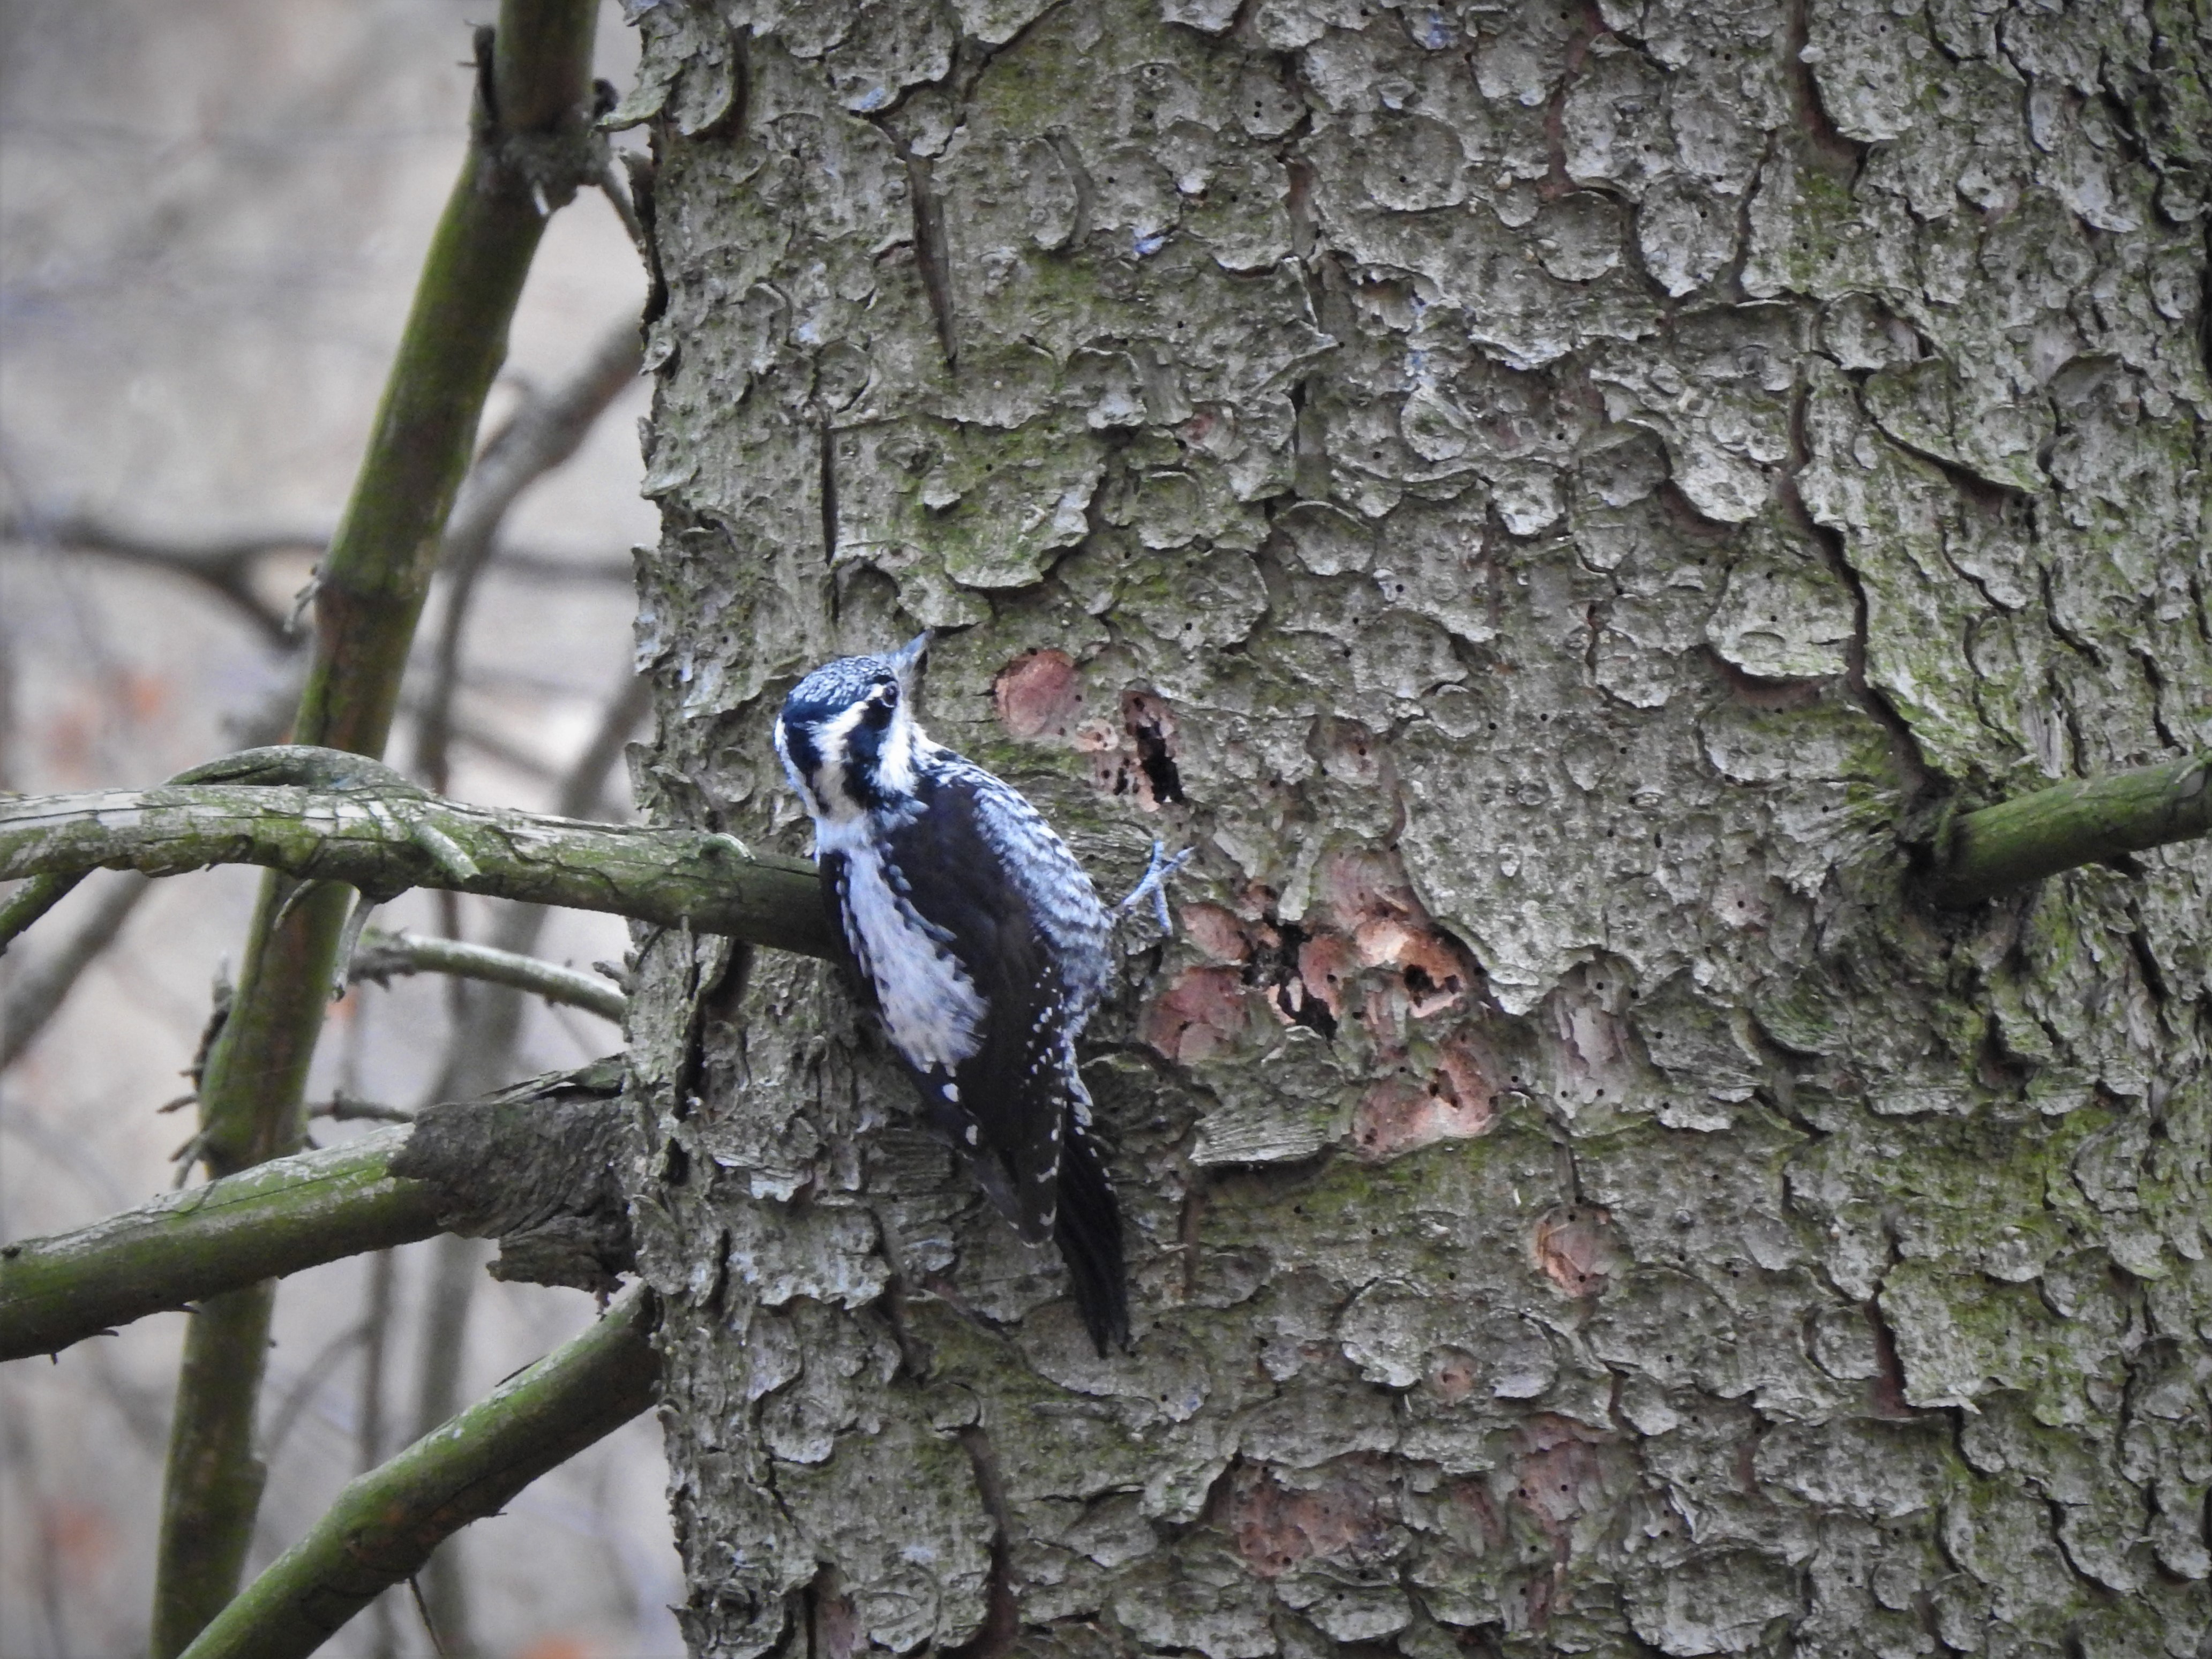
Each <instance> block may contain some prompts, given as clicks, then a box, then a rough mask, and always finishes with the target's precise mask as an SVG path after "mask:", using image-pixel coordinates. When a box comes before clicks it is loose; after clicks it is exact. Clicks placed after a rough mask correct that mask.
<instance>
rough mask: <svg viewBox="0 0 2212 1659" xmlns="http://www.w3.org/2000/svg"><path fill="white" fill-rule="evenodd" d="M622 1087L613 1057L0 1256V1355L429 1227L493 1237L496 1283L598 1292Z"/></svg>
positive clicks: (623, 1244) (612, 1223) (605, 1263)
mask: <svg viewBox="0 0 2212 1659" xmlns="http://www.w3.org/2000/svg"><path fill="white" fill-rule="evenodd" d="M621 1091H622V1066H621V1065H620V1063H619V1062H618V1061H613V1060H601V1061H595V1062H594V1063H593V1064H592V1065H590V1066H582V1067H580V1068H578V1069H575V1070H573V1071H568V1072H556V1073H548V1074H547V1075H545V1076H544V1077H539V1078H532V1079H529V1080H528V1081H526V1082H524V1083H520V1084H517V1085H514V1086H513V1088H510V1089H503V1090H501V1091H500V1092H499V1093H497V1094H495V1095H493V1096H491V1097H489V1098H487V1099H483V1100H475V1101H465V1102H461V1103H456V1104H452V1105H445V1106H434V1107H431V1108H429V1109H428V1110H426V1111H424V1112H422V1114H420V1115H417V1116H416V1118H415V1119H414V1120H413V1121H410V1122H408V1123H405V1124H402V1125H398V1126H395V1127H392V1128H388V1129H377V1130H373V1131H371V1132H370V1133H367V1134H364V1135H362V1136H361V1137H359V1138H358V1139H353V1140H349V1141H347V1142H345V1143H344V1144H343V1145H341V1146H329V1147H323V1148H319V1149H317V1150H315V1151H312V1152H295V1153H294V1154H293V1155H292V1156H290V1157H289V1158H272V1159H270V1161H269V1162H267V1163H264V1164H255V1165H254V1166H253V1167H252V1169H250V1170H240V1172H239V1173H238V1174H236V1175H231V1176H223V1177H222V1179H221V1180H219V1181H211V1182H208V1183H207V1184H206V1185H204V1186H201V1187H193V1188H186V1189H185V1190H184V1191H182V1192H175V1193H167V1194H162V1195H161V1197H159V1198H156V1199H155V1200H151V1201H150V1202H149V1203H145V1204H142V1205H140V1206H137V1208H135V1209H131V1210H125V1211H123V1212H121V1213H119V1214H117V1215H112V1216H109V1217H106V1218H105V1219H103V1220H100V1221H96V1222H94V1223H93V1224H92V1225H90V1226H87V1227H79V1228H77V1229H76V1230H74V1231H70V1232H66V1233H58V1234H55V1235H53V1236H52V1237H46V1238H31V1239H21V1240H18V1241H17V1242H15V1243H11V1244H8V1245H4V1246H0V1360H7V1359H23V1358H29V1357H31V1356H32V1355H34V1354H43V1353H53V1352H58V1351H59V1350H60V1349H63V1348H65V1347H67V1346H70V1344H71V1343H73V1342H81V1341H82V1340H85V1339H86V1338H87V1337H90V1336H98V1335H100V1334H102V1333H104V1332H106V1331H108V1330H110V1329H112V1328H114V1327H115V1326H118V1325H124V1324H128V1323H129V1322H131V1321H132V1320H134V1319H143V1318H144V1317H145V1316H147V1315H149V1314H155V1313H162V1312H167V1311H169V1310H173V1309H179V1308H186V1307H191V1306H193V1305H195V1304H208V1305H210V1306H213V1305H217V1304H220V1303H221V1302H222V1300H223V1299H224V1298H226V1297H227V1296H228V1293H229V1292H231V1291H239V1290H242V1289H245V1288H246V1287H247V1286H249V1285H258V1284H261V1283H264V1282H265V1281H269V1280H273V1279H281V1278H283V1277H284V1276H285V1275H286V1274H289V1273H300V1272H301V1271H303V1270H305V1269H307V1268H308V1267H317V1266H319V1265H320V1264H322V1263H323V1262H325V1261H337V1260H338V1259H339V1258H341V1257H343V1256H349V1255H360V1254H362V1253H363V1252H365V1251H368V1250H379V1249H388V1248H390V1247H391V1246H392V1245H395V1244H405V1243H411V1242H412V1241H413V1240H416V1239H418V1238H428V1237H430V1236H431V1235H432V1234H434V1233H437V1232H459V1233H462V1234H465V1235H468V1236H470V1237H498V1238H499V1239H500V1241H501V1260H500V1261H499V1262H498V1263H496V1264H495V1271H500V1270H501V1269H504V1271H501V1272H500V1276H501V1277H502V1278H508V1279H534V1280H535V1281H536V1282H538V1283H549V1284H563V1285H577V1284H580V1285H584V1286H585V1287H586V1288H603V1287H605V1286H609V1285H612V1284H613V1283H614V1279H613V1278H612V1273H617V1272H623V1271H627V1269H628V1267H629V1230H628V1223H627V1220H626V1218H624V1217H623V1213H622V1210H623V1205H622V1197H621V1193H620V1190H619V1182H618V1181H617V1179H616V1177H615V1176H614V1175H613V1174H612V1169H613V1166H614V1165H615V1164H617V1163H618V1162H619V1161H620V1158H619V1156H618V1153H619V1149H620V1147H621V1146H622V1145H623V1137H624V1136H625V1135H626V1134H627V1133H628V1127H627V1126H628V1124H629V1109H628V1108H627V1107H626V1106H625V1105H624V1104H623V1102H622V1097H621Z"/></svg>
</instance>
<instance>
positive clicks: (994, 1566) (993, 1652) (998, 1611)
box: [945, 1424, 1022, 1659]
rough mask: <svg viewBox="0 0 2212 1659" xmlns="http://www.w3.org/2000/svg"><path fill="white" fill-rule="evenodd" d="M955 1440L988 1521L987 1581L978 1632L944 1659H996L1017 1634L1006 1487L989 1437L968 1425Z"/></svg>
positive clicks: (1011, 1528)
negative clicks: (972, 1472)
mask: <svg viewBox="0 0 2212 1659" xmlns="http://www.w3.org/2000/svg"><path fill="white" fill-rule="evenodd" d="M959 1440H960V1446H961V1449H962V1450H963V1451H965V1452H966V1453H967V1454H968V1461H969V1462H970V1463H972V1464H973V1465H974V1466H975V1492H976V1495H977V1496H978V1497H979V1498H981V1499H982V1502H983V1509H984V1511H985V1512H986V1513H987V1514H988V1515H989V1516H990V1517H991V1575H990V1578H989V1580H988V1581H987V1584H986V1586H985V1589H984V1611H983V1626H982V1628H981V1629H980V1630H978V1631H977V1632H975V1636H974V1637H973V1638H970V1639H969V1640H968V1641H967V1642H964V1643H963V1644H961V1645H960V1646H958V1647H957V1648H947V1649H946V1650H945V1659H1000V1656H1002V1655H1005V1654H1007V1653H1010V1652H1012V1650H1013V1646H1014V1644H1015V1643H1016V1642H1017V1641H1018V1640H1019V1639H1020V1638H1021V1633H1022V1614H1021V1604H1020V1603H1019V1601H1018V1600H1017V1599H1016V1598H1015V1595H1014V1583H1013V1534H1014V1519H1013V1512H1012V1510H1010V1509H1009V1508H1008V1507H1007V1504H1006V1482H1005V1480H1003V1479H1002V1478H1001V1477H1000V1473H999V1455H998V1453H997V1451H996V1450H995V1449H994V1448H993V1446H992V1444H991V1437H990V1436H989V1435H988V1434H987V1433H986V1432H985V1431H983V1430H982V1429H981V1427H979V1426H977V1425H974V1424H970V1425H969V1426H967V1427H966V1428H963V1429H962V1430H960V1431H959Z"/></svg>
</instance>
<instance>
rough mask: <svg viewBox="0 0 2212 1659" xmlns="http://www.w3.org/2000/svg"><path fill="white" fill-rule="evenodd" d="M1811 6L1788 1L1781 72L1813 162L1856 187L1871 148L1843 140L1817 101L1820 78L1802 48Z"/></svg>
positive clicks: (1809, 30)
mask: <svg viewBox="0 0 2212 1659" xmlns="http://www.w3.org/2000/svg"><path fill="white" fill-rule="evenodd" d="M1814 3H1815V0H1790V3H1789V8H1788V16H1787V17H1786V19H1785V20H1784V26H1783V27H1784V43H1783V48H1782V63H1783V73H1784V76H1785V77H1786V78H1787V82H1788V84H1789V87H1790V100H1791V103H1792V104H1793V106H1795V108H1796V114H1797V125H1798V128H1799V130H1800V131H1802V132H1803V134H1804V135H1805V137H1806V139H1807V141H1808V144H1809V146H1810V148H1811V150H1812V159H1814V161H1818V162H1819V163H1820V166H1821V167H1822V168H1823V169H1824V170H1825V171H1826V172H1827V173H1829V174H1831V175H1832V177H1834V178H1836V179H1839V180H1841V181H1842V182H1843V183H1844V185H1847V186H1852V187H1856V186H1857V184H1858V179H1859V170H1860V168H1862V167H1864V166H1865V165H1866V158H1867V155H1868V154H1869V150H1870V149H1871V148H1872V147H1871V146H1869V145H1867V144H1863V143H1859V141H1858V140H1857V139H1856V138H1850V137H1845V136H1844V133H1843V132H1842V131H1841V130H1840V129H1838V127H1837V125H1836V124H1835V122H1834V121H1833V120H1832V119H1831V118H1830V117H1829V114H1828V110H1827V106H1826V105H1825V104H1823V103H1822V102H1821V101H1820V78H1819V77H1818V76H1815V75H1814V73H1813V65H1812V64H1810V63H1808V62H1807V61H1806V58H1805V49H1806V48H1807V47H1808V46H1810V45H1811V44H1812V38H1813V6H1814Z"/></svg>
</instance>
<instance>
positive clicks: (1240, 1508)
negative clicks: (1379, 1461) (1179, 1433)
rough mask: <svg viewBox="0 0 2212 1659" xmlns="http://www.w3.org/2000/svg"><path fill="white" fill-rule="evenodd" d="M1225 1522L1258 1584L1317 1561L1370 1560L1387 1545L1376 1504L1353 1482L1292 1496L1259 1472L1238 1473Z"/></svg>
mask: <svg viewBox="0 0 2212 1659" xmlns="http://www.w3.org/2000/svg"><path fill="white" fill-rule="evenodd" d="M1227 1519H1228V1522H1229V1530H1230V1535H1231V1537H1232V1538H1234V1539H1235V1540H1236V1541H1237V1553H1238V1554H1239V1555H1241V1556H1243V1558H1244V1559H1245V1561H1246V1563H1247V1564H1248V1565H1249V1566H1250V1567H1251V1569H1252V1571H1254V1572H1255V1573H1257V1574H1259V1576H1260V1577H1262V1578H1279V1577H1281V1576H1282V1575H1283V1574H1284V1573H1285V1572H1288V1571H1290V1570H1291V1568H1292V1567H1294V1566H1296V1565H1297V1564H1298V1563H1299V1562H1301V1561H1304V1560H1309V1559H1314V1558H1316V1557H1317V1558H1319V1559H1323V1560H1328V1559H1334V1558H1338V1557H1345V1556H1360V1555H1373V1554H1376V1553H1378V1552H1379V1551H1380V1550H1381V1549H1382V1548H1383V1545H1384V1543H1385V1542H1386V1539H1387V1527H1388V1522H1387V1520H1386V1517H1385V1516H1384V1515H1383V1504H1382V1500H1381V1498H1380V1497H1379V1496H1378V1495H1377V1494H1376V1492H1373V1491H1371V1490H1370V1489H1369V1488H1368V1487H1367V1486H1365V1485H1364V1483H1363V1482H1360V1481H1358V1480H1324V1481H1323V1483H1322V1484H1321V1485H1320V1486H1314V1487H1311V1488H1309V1489H1306V1490H1304V1491H1293V1490H1291V1489H1289V1488H1286V1487H1283V1486H1278V1485H1276V1484H1275V1481H1274V1479H1273V1477H1272V1476H1271V1475H1269V1474H1267V1472H1266V1471H1265V1470H1264V1469H1255V1468H1247V1469H1243V1470H1240V1471H1239V1472H1238V1474H1237V1480H1236V1483H1235V1485H1234V1486H1231V1489H1230V1494H1229V1512H1228V1516H1227Z"/></svg>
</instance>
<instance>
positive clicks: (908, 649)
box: [890, 629, 932, 706]
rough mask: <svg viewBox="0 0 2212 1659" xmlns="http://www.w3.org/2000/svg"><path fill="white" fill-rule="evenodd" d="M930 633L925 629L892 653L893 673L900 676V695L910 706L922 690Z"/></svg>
mask: <svg viewBox="0 0 2212 1659" xmlns="http://www.w3.org/2000/svg"><path fill="white" fill-rule="evenodd" d="M931 637H932V636H931V635H930V632H929V630H928V629H923V630H922V631H921V633H919V634H917V635H915V636H914V637H913V638H912V639H910V640H908V641H907V642H906V643H905V644H904V645H902V646H901V647H899V648H898V649H897V650H896V651H894V652H892V653H891V657H890V663H891V672H892V673H894V674H896V675H897V676H898V683H899V695H900V696H902V697H904V698H905V699H906V700H907V702H908V705H909V706H911V705H912V703H913V702H914V694H915V692H916V691H918V690H921V671H922V668H923V665H925V664H927V662H928V660H929V641H930V639H931Z"/></svg>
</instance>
